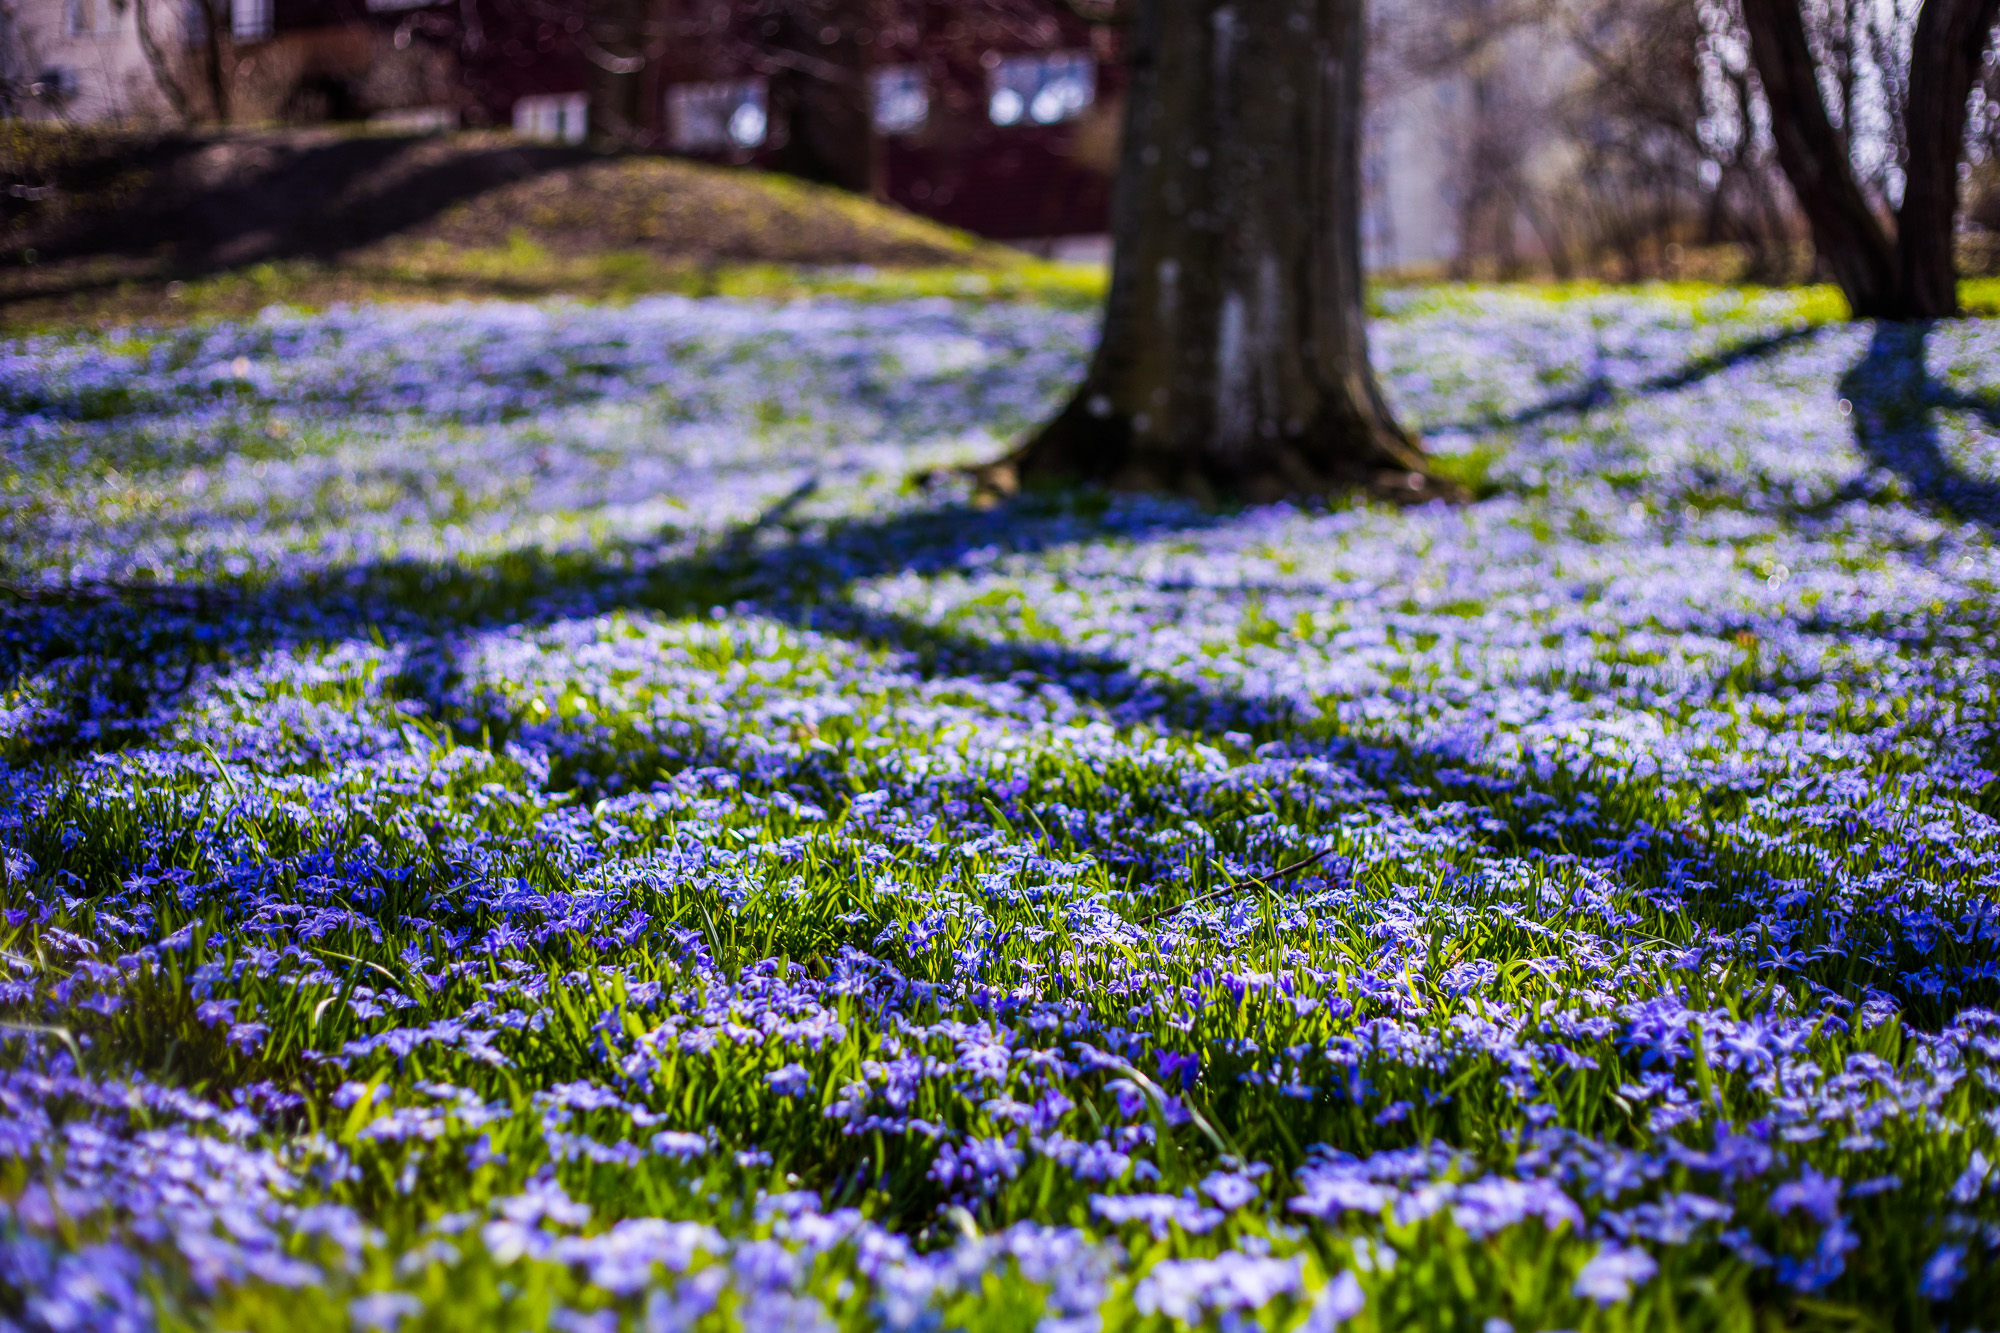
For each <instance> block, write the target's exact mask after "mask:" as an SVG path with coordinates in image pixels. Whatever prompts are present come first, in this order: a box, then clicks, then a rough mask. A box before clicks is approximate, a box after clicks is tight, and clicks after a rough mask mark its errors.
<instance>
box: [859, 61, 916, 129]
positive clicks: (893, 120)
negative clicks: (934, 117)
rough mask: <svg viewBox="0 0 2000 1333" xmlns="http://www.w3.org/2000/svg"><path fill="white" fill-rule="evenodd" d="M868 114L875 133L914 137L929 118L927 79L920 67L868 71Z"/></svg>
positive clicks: (879, 67) (895, 67) (879, 68)
mask: <svg viewBox="0 0 2000 1333" xmlns="http://www.w3.org/2000/svg"><path fill="white" fill-rule="evenodd" d="M868 115H869V119H870V121H871V122H872V123H873V125H874V126H875V132H876V133H877V134H915V133H916V132H917V131H918V130H921V129H922V128H923V127H924V125H925V124H926V123H927V122H928V121H929V120H930V118H931V85H930V78H929V76H928V75H927V74H926V73H925V72H924V67H923V66H922V65H877V66H876V67H875V68H874V69H871V70H869V71H868Z"/></svg>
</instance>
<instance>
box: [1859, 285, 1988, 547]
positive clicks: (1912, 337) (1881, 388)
mask: <svg viewBox="0 0 2000 1333" xmlns="http://www.w3.org/2000/svg"><path fill="white" fill-rule="evenodd" d="M1936 327H1937V325H1936V324H1935V322H1933V321H1928V320H1912V321H1908V322H1898V321H1892V320H1878V321H1877V322H1876V324H1875V330H1874V333H1873V335H1872V336H1871V337H1870V338H1869V340H1868V351H1867V354H1866V355H1864V356H1863V357H1862V358H1861V360H1860V361H1858V362H1856V363H1855V365H1854V367H1853V369H1851V370H1849V371H1848V372H1847V373H1846V374H1845V375H1843V376H1842V377H1841V380H1840V393H1841V396H1842V397H1843V398H1845V399H1847V400H1848V401H1849V403H1851V404H1852V406H1853V418H1854V441H1855V443H1856V444H1857V445H1859V446H1860V447H1861V451H1862V453H1864V454H1865V455H1867V456H1868V458H1869V459H1871V460H1872V461H1873V462H1874V463H1876V464H1877V465H1878V466H1881V467H1886V468H1888V469H1889V470H1890V471H1892V472H1894V473H1895V474H1896V475H1897V476H1898V477H1900V478H1902V479H1903V482H1904V484H1905V485H1907V486H1908V487H1909V488H1910V490H1911V492H1912V493H1913V494H1915V495H1916V496H1918V497H1919V498H1921V499H1923V500H1925V501H1927V502H1929V503H1931V504H1934V505H1937V506H1939V507H1941V508H1943V509H1945V510H1946V511H1948V512H1949V513H1951V514H1953V515H1955V516H1957V517H1959V518H1962V519H1967V520H1971V521H1973V522H1977V523H1980V524H1983V525H1985V526H1988V527H1993V526H1996V525H2000V483H1996V482H1994V481H1989V480H1987V479H1985V478H1981V477H1974V476H1970V475H1968V474H1967V473H1966V472H1965V471H1963V470H1962V469H1961V468H1960V467H1959V466H1958V465H1957V464H1955V463H1954V462H1952V461H1951V459H1950V458H1949V457H1948V456H1947V455H1946V453H1945V451H1944V446H1943V443H1942V440H1941V437H1940V434H1939V429H1938V421H1937V414H1938V413H1939V412H1940V411H1955V412H1967V413H1970V414H1972V415H1973V416H1975V417H1978V418H1979V419H1980V420H1981V421H1982V422H1983V423H1984V424H1985V425H1986V427H1987V429H1989V430H1992V431H1994V432H1996V433H2000V400H1996V399H1994V398H1991V397H1985V396H1981V395H1978V394H1969V393H1964V392H1962V391H1960V390H1957V389H1954V388H1952V387H1950V386H1949V385H1946V384H1942V383H1940V382H1939V381H1937V380H1936V379H1934V378H1933V377H1932V376H1931V373H1930V370H1929V368H1928V367H1927V365H1926V364H1925V360H1924V353H1925V348H1926V344H1927V343H1928V342H1929V339H1930V336H1931V333H1932V332H1933V330H1935V329H1936Z"/></svg>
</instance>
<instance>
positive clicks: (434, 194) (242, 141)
mask: <svg viewBox="0 0 2000 1333" xmlns="http://www.w3.org/2000/svg"><path fill="white" fill-rule="evenodd" d="M0 191H4V193H0V323H5V324H11V325H14V326H17V327H18V326H20V325H22V324H24V323H26V324H33V323H45V322H49V321H50V320H52V319H60V318H62V317H63V316H64V315H65V314H68V315H73V316H78V317H84V318H88V317H90V316H92V315H93V314H105V313H118V314H135V313H136V314H143V313H149V312H150V309H151V308H152V307H154V306H158V307H160V308H163V309H172V308H174V307H175V306H176V305H180V306H183V307H185V306H186V303H187V302H189V301H190V299H195V300H196V301H197V303H198V304H199V303H200V302H202V301H206V302H207V303H208V304H217V303H219V304H220V305H221V306H223V307H224V308H227V307H229V306H230V305H232V304H235V303H238V300H239V298H240V301H241V302H248V303H252V304H266V303H268V302H269V301H270V300H272V299H276V298H284V299H299V300H304V301H306V302H308V303H315V302H316V301H318V300H325V299H339V298H343V297H353V296H361V295H390V294H394V291H395V290H396V289H401V288H416V289H419V290H420V291H421V292H422V294H427V295H434V294H437V293H438V291H439V289H441V288H442V289H444V290H446V291H467V290H469V291H478V292H496V293H502V294H508V295H522V294H534V293H538V292H547V291H558V290H562V291H582V292H586V293H592V294H602V293H609V292H633V291H650V290H671V289H677V288H684V287H686V286H687V285H688V284H689V281H690V278H691V276H692V275H707V279H708V280H709V281H711V282H712V279H713V274H714V271H715V270H716V269H718V268H720V267H727V266H740V265H788V266H796V265H809V266H828V265H870V266H877V267H897V268H909V267H924V266H938V265H954V266H965V265H974V266H980V267H992V268H1005V267H1007V266H1009V265H1011V264H1014V263H1017V262H1018V256H1016V255H1015V254H1014V252H1012V251H1008V250H1004V249H1002V248H1000V247H997V246H992V245H988V244H986V243H984V242H981V241H979V240H978V239H977V238H975V237H972V236H970V235H968V234H966V233H964V232H959V231H954V230H952V229H950V228H946V227H941V226H938V225H936V224H934V223H931V222H927V221H925V220H924V219H921V218H918V217H915V216H913V215H911V214H908V213H904V212H902V211H900V210H897V209H894V208H890V207H887V206H884V205H880V204H876V203H873V202H871V201H868V200H865V199H859V198H856V197H853V196H850V195H846V194H843V193H841V192H839V191H836V190H829V189H824V188H821V187H817V186H812V185H807V184H803V183H801V182H798V181H794V180H790V179H787V178H782V177H774V176H769V175H765V174H760V173H756V172H749V171H739V170H732V169H727V168H719V167H710V166H704V165H701V164H697V163H690V162H682V161H674V160H670V159H664V158H657V157H641V156H625V155H615V154H607V153H600V152H596V151H594V150H590V149H585V148H579V147H570V146H564V145H550V144H531V143H524V142H522V141H520V140H518V139H515V138H514V137H512V136H511V135H506V134H498V133H477V134H462V135H453V136H448V137H413V136H402V135H380V134H356V133H352V132H338V131H330V130H286V131H277V130H272V131H257V132H240V133H233V134H228V135H223V136H206V137H197V136H186V135H175V136H160V135H140V134H116V135H93V134H83V133H78V132H69V133H60V134H51V133H46V132H44V133H39V134H37V133H28V132H25V131H21V130H13V131H10V132H9V133H7V134H6V136H5V137H4V139H0ZM231 276H237V277H240V278H245V279H248V282H247V285H246V283H245V282H243V281H237V282H230V281H227V279H229V278H230V277H231ZM169 284H177V286H175V287H174V288H173V290H172V292H171V293H170V292H169V290H168V286H169ZM190 286H193V287H194V288H195V289H196V290H195V291H194V292H193V293H190V291H189V288H190ZM384 288H387V289H390V290H387V291H385V290H384ZM232 293H233V294H234V295H232Z"/></svg>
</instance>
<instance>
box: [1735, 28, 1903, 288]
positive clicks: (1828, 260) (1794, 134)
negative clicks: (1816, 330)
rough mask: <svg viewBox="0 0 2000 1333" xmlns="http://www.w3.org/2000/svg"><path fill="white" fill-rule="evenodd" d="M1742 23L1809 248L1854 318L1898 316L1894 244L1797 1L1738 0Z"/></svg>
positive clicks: (1779, 158)
mask: <svg viewBox="0 0 2000 1333" xmlns="http://www.w3.org/2000/svg"><path fill="white" fill-rule="evenodd" d="M1932 3H1937V0H1932ZM1743 22H1744V26H1745V27H1746V28H1748V29H1749V32H1750V58H1751V60H1752V62H1753V63H1755V64H1756V66H1757V77H1758V79H1759V80H1761V81H1762V82H1763V85H1764V99H1765V101H1766V102H1768V103H1769V104H1770V107H1771V135H1772V137H1773V138H1774V139H1775V140H1776V141H1777V147H1778V165H1779V166H1780V167H1782V168H1783V169H1784V173H1785V178H1786V179H1787V180H1789V181H1790V182H1791V183H1792V193H1794V194H1795V195H1797V196H1798V200H1799V211H1800V212H1802V213H1804V214H1805V215H1806V225H1807V226H1808V227H1809V228H1811V230H1812V239H1813V249H1814V250H1815V251H1816V252H1817V253H1818V254H1819V256H1820V258H1821V259H1822V261H1823V262H1824V263H1825V264H1826V266H1827V268H1828V269H1829V270H1831V271H1832V273H1833V280H1834V281H1835V282H1837V283H1839V284H1840V289H1841V290H1842V291H1843V292H1845V293H1847V303H1848V305H1850V306H1851V307H1853V310H1854V316H1855V318H1857V319H1874V318H1888V319H1900V318H1902V317H1903V316H1902V314H1901V313H1900V311H1901V302H1900V301H1899V300H1898V292H1897V288H1898V283H1897V280H1896V256H1895V249H1894V246H1893V245H1892V243H1891V242H1890V239H1889V233H1888V231H1887V230H1886V229H1885V228H1884V227H1883V225H1882V220H1881V219H1880V218H1878V217H1876V215H1875V211H1874V210H1873V209H1872V208H1870V207H1869V206H1868V200H1867V197H1866V196H1865V195H1863V194H1862V193H1861V186H1860V184H1859V183H1858V182H1857V181H1856V180H1855V179H1854V168H1853V165H1852V164H1851V163H1850V162H1849V160H1848V156H1847V136H1846V135H1844V134H1843V133H1841V132H1840V131H1839V130H1836V129H1835V128H1834V127H1833V119H1832V117H1831V116H1829V115H1828V114H1827V110H1826V102H1825V100H1824V99H1823V98H1822V97H1821V96H1820V90H1819V69H1818V66H1816V65H1815V64H1814V63H1813V56H1812V47H1811V46H1810V45H1809V44H1808V43H1807V41H1806V26H1805V20H1804V18H1803V17H1802V16H1801V15H1800V13H1799V3H1798V0H1743Z"/></svg>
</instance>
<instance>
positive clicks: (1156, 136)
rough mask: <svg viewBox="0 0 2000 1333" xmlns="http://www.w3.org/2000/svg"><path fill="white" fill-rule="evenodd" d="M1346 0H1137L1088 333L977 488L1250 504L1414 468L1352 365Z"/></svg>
mask: <svg viewBox="0 0 2000 1333" xmlns="http://www.w3.org/2000/svg"><path fill="white" fill-rule="evenodd" d="M1362 8H1363V6H1362V0H1303V3H1293V4H1285V3H1279V2H1278V0H1236V2H1234V3H1230V2H1227V0H1147V3H1145V4H1143V5H1142V6H1141V7H1140V9H1139V11H1138V14H1137V15H1136V19H1135V22H1134V25H1133V28H1132V34H1131V44H1130V57H1131V85H1130V91H1129V93H1128V96H1127V101H1126V125H1125V136H1124V141H1123V146H1122V150H1121V155H1122V160H1121V162H1120V166H1119V176H1118V190H1117V196H1116V202H1115V205H1114V210H1113V213H1114V215H1113V220H1112V222H1113V232H1114V240H1115V249H1114V259H1113V264H1112V277H1111V290H1110V293H1109V297H1108V299H1107V302H1106V309H1105V317H1104V332H1103V337H1102V341H1101V342H1100V344H1099V346H1098V349H1097V354H1096V356H1095V357H1094V359H1093V360H1092V363H1091V366H1090V370H1089V373H1088V375H1087V376H1086V378H1085V381H1084V384H1083V386H1082V388H1081V389H1079V390H1078V391H1077V393H1076V395H1075V397H1074V398H1073V399H1072V400H1071V401H1070V403H1069V405H1068V406H1067V407H1066V408H1065V409H1064V410H1063V411H1062V412H1061V413H1060V414H1059V415H1058V416H1057V417H1056V418H1055V420H1054V421H1052V422H1050V423H1049V424H1048V425H1047V426H1045V427H1044V428H1043V429H1042V431H1041V432H1040V433H1039V434H1038V435H1036V436H1035V437H1034V438H1033V439H1031V440H1030V441H1029V442H1028V443H1027V444H1026V445H1025V446H1023V448H1022V449H1021V450H1020V451H1019V452H1018V453H1016V454H1015V455H1014V456H1013V457H1011V458H1010V459H1008V460H1005V461H1004V462H1003V463H1002V464H1000V465H997V466H996V468H994V469H992V470H991V471H989V473H988V474H987V475H988V479H989V481H991V482H992V483H993V484H995V485H998V486H1000V487H1001V488H1003V489H1004V488H1006V487H1007V486H1008V485H1010V484H1011V483H1013V482H1015V481H1017V480H1018V481H1029V482H1035V481H1050V482H1054V481H1063V480H1068V481H1090V482H1099V483H1103V484H1108V485H1111V486H1114V487H1118V488H1125V489H1146V490H1171V491H1179V492H1183V493H1188V494H1193V495H1196V496H1199V497H1202V498H1209V499H1223V498H1237V499H1248V500H1266V499H1273V498H1277V497H1278V496H1282V495H1319V494H1325V493H1326V492H1328V491H1332V490H1341V489H1350V488H1353V487H1356V486H1363V487H1375V488H1378V489H1381V490H1383V491H1385V492H1390V493H1396V494H1399V495H1400V496H1401V497H1402V498H1422V497H1425V496H1431V495H1439V494H1447V493H1451V492H1452V491H1453V488H1452V487H1450V486H1449V484H1448V483H1443V482H1439V481H1436V480H1434V479H1432V478H1430V477H1429V476H1428V475H1427V473H1426V472H1425V469H1424V459H1423V454H1422V452H1421V450H1420V449H1419V448H1418V446H1417V444H1416V442H1415V440H1413V439H1412V438H1411V437H1410V436H1409V435H1408V434H1406V433H1405V432H1404V431H1403V430H1402V429H1401V428H1400V427H1398V426H1397V425H1396V423H1395V421H1394V420H1393V419H1392V418H1391V416H1390V413H1389V410H1388V407H1387V405H1386V404H1385V403H1384V401H1383V398H1382V394H1381V391H1380V389H1379V388H1378V386H1377V384H1376V382H1375V377H1374V374H1373V372H1372V371H1371V370H1370V368H1369V365H1368V343H1367V334H1366V330H1365V327H1364V319H1363V307H1362V285H1361V230H1360V201H1361V173H1360V161H1359V157H1360V127H1361V114H1362V111H1361V75H1362V41H1363V15H1362Z"/></svg>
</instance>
